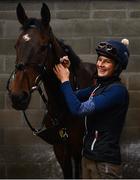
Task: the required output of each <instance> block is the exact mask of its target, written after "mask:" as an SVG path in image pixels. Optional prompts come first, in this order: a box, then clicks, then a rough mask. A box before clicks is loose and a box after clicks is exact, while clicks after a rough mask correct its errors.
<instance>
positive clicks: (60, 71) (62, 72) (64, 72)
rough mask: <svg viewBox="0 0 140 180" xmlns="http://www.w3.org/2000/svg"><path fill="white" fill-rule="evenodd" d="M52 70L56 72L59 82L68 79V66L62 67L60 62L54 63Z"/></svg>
mask: <svg viewBox="0 0 140 180" xmlns="http://www.w3.org/2000/svg"><path fill="white" fill-rule="evenodd" d="M53 71H54V73H55V74H56V76H57V78H58V79H59V80H60V81H61V83H63V82H65V81H69V75H70V72H69V70H68V68H66V67H64V66H63V65H62V64H57V65H55V67H54V68H53Z"/></svg>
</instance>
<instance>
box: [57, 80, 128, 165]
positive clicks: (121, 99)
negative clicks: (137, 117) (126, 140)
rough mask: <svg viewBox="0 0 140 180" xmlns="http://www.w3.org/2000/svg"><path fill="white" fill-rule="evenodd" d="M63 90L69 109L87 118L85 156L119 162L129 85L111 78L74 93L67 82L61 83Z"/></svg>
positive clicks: (103, 160)
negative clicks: (127, 87)
mask: <svg viewBox="0 0 140 180" xmlns="http://www.w3.org/2000/svg"><path fill="white" fill-rule="evenodd" d="M61 91H62V93H63V94H64V97H65V100H66V103H67V106H68V109H69V110H70V112H71V113H72V114H73V115H76V116H85V117H86V118H85V128H86V130H85V136H84V144H83V156H85V157H87V158H89V159H93V160H97V161H102V162H109V163H114V164H120V163H121V155H120V146H119V140H120V135H121V131H122V128H123V125H124V121H125V116H126V113H127V110H128V103H129V95H128V91H127V89H126V87H125V86H124V85H122V83H120V82H118V81H116V80H114V79H112V80H111V81H110V80H109V81H103V82H100V83H98V84H97V86H96V87H90V88H86V89H83V90H79V91H77V92H73V90H72V88H71V85H70V82H69V81H67V82H64V83H63V84H61Z"/></svg>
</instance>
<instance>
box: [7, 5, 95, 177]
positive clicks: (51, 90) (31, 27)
mask: <svg viewBox="0 0 140 180" xmlns="http://www.w3.org/2000/svg"><path fill="white" fill-rule="evenodd" d="M40 13H41V18H40V19H37V18H32V17H31V18H29V17H28V16H27V15H26V12H25V10H24V8H23V6H22V4H21V3H19V4H18V5H17V7H16V14H17V19H18V21H19V23H20V24H21V32H20V34H19V36H18V37H17V40H16V44H15V50H16V61H15V69H14V71H13V72H12V74H11V76H10V77H9V79H8V82H7V89H8V94H9V97H10V100H11V104H12V107H13V108H14V109H16V110H21V111H23V112H24V115H25V118H26V119H27V116H26V114H25V111H26V109H27V108H28V105H29V103H30V100H31V97H32V93H33V92H34V91H35V90H38V92H39V93H40V96H41V97H42V99H43V101H44V103H45V104H46V111H45V112H44V118H43V122H45V128H46V131H45V132H46V133H45V135H44V134H43V136H42V135H40V133H37V131H35V129H34V128H33V127H32V126H31V124H30V122H29V120H28V119H27V123H28V125H29V127H30V128H31V129H32V130H33V131H34V133H36V134H37V135H39V136H40V137H41V138H42V137H45V141H46V142H47V143H50V144H52V145H53V150H54V154H55V156H56V159H57V160H58V162H59V164H60V167H61V168H62V172H63V175H64V178H70V179H71V178H80V177H81V176H80V174H81V151H82V140H83V136H84V120H83V119H82V118H78V117H74V116H72V115H71V114H70V112H69V111H68V108H67V106H66V104H65V100H64V98H63V95H62V94H61V92H60V90H59V86H60V82H59V80H58V79H57V77H56V76H55V74H54V72H53V67H54V66H55V64H58V63H60V58H61V57H63V56H65V55H67V56H68V57H69V60H70V67H69V70H70V82H71V85H72V88H73V90H78V89H79V88H85V87H87V86H90V85H92V83H93V77H94V75H95V74H96V66H95V64H92V63H84V62H82V60H81V59H80V58H79V57H78V56H77V55H76V53H75V52H74V51H73V49H72V48H71V47H70V46H69V45H67V44H65V43H64V42H63V41H62V40H60V39H58V38H56V36H55V35H54V34H53V31H52V27H51V26H50V20H51V14H50V10H49V8H48V6H47V5H46V4H45V3H43V4H42V7H41V10H40ZM40 82H42V83H43V85H44V89H45V92H46V94H47V99H46V98H45V96H44V93H43V90H42V89H41V86H40ZM47 130H48V131H47ZM40 132H41V131H40ZM42 132H43V131H42ZM48 132H49V133H48ZM58 136H59V137H58ZM73 165H74V167H73Z"/></svg>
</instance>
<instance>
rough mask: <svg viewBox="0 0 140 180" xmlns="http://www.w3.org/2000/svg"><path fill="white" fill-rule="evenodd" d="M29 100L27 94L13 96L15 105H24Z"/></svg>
mask: <svg viewBox="0 0 140 180" xmlns="http://www.w3.org/2000/svg"><path fill="white" fill-rule="evenodd" d="M28 98H29V95H28V93H26V92H22V93H20V94H18V95H17V94H12V95H11V99H12V101H13V102H14V103H23V102H24V101H26V100H27V99H28Z"/></svg>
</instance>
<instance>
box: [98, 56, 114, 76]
mask: <svg viewBox="0 0 140 180" xmlns="http://www.w3.org/2000/svg"><path fill="white" fill-rule="evenodd" d="M115 66H116V64H115V62H114V61H113V60H112V59H109V58H107V57H105V56H99V57H98V59H97V63H96V67H97V73H98V76H99V77H111V76H113V74H114V71H115Z"/></svg>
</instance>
